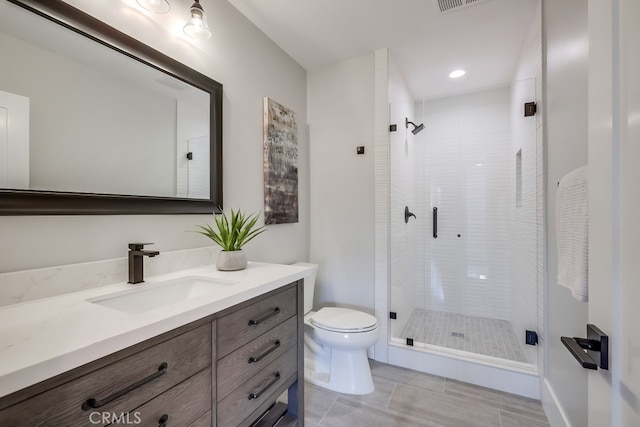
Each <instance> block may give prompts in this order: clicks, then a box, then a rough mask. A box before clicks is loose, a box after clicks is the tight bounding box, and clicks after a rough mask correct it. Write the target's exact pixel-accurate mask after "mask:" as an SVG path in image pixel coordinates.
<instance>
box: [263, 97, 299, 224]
mask: <svg viewBox="0 0 640 427" xmlns="http://www.w3.org/2000/svg"><path fill="white" fill-rule="evenodd" d="M263 160H264V222H265V224H284V223H292V222H298V129H297V125H296V118H295V113H294V112H293V111H292V110H290V109H289V108H287V107H285V106H283V105H281V104H279V103H277V102H276V101H274V100H272V99H269V98H264V140H263Z"/></svg>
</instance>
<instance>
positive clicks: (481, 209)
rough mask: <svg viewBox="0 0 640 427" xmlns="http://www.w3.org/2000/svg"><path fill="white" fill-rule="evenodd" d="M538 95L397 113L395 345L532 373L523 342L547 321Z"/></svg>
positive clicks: (478, 98)
mask: <svg viewBox="0 0 640 427" xmlns="http://www.w3.org/2000/svg"><path fill="white" fill-rule="evenodd" d="M535 91H536V82H535V80H533V79H528V80H522V81H516V82H513V83H512V84H511V85H509V86H505V87H492V88H487V89H483V90H478V91H475V92H472V93H466V94H460V95H455V96H449V97H444V98H437V99H424V100H420V101H418V102H413V101H407V102H398V103H394V104H392V105H391V106H390V123H396V124H397V130H396V131H395V132H391V138H390V185H391V191H390V194H391V200H390V206H391V223H390V245H391V246H390V254H391V256H390V272H391V276H390V283H391V286H390V299H389V306H390V319H391V320H390V321H389V322H390V323H389V331H390V344H392V345H399V346H408V347H413V348H415V349H417V350H421V351H439V352H446V353H448V354H451V355H453V356H456V355H458V356H464V357H470V356H472V357H475V358H478V359H479V360H481V361H482V360H484V361H487V362H490V363H506V364H508V365H511V366H515V367H518V366H525V365H535V364H536V357H537V356H536V354H537V353H536V350H535V347H534V346H532V345H526V337H527V336H528V339H529V344H533V342H532V340H533V339H534V338H535V333H536V332H537V331H538V330H540V328H541V319H542V315H541V313H540V310H541V307H542V301H541V298H542V277H543V276H542V272H543V270H542V268H543V265H542V253H543V252H542V251H543V248H542V241H543V240H542V232H543V230H542V226H543V223H542V221H543V217H542V215H543V206H542V202H543V198H542V137H541V135H540V130H539V127H540V126H541V125H540V123H541V121H540V120H539V119H538V118H537V117H536V115H526V116H525V103H527V102H529V101H532V100H535V99H536V97H535ZM531 108H532V107H531V106H529V111H531ZM409 122H411V123H409ZM421 124H422V125H424V128H423V129H422V130H418V129H419V126H420V125H421ZM526 331H530V332H529V334H528V335H527V332H526Z"/></svg>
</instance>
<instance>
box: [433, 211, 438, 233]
mask: <svg viewBox="0 0 640 427" xmlns="http://www.w3.org/2000/svg"><path fill="white" fill-rule="evenodd" d="M433 238H434V239H437V238H438V208H433Z"/></svg>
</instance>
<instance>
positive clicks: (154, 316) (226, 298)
mask: <svg viewBox="0 0 640 427" xmlns="http://www.w3.org/2000/svg"><path fill="white" fill-rule="evenodd" d="M309 273H310V270H309V269H308V268H306V267H302V266H295V265H279V264H264V263H254V262H250V263H249V266H248V267H247V268H246V269H245V270H241V271H233V272H224V271H218V270H217V269H216V268H215V266H214V265H211V266H205V267H199V268H194V269H189V270H183V271H179V272H174V273H169V274H163V275H158V276H153V277H147V278H145V283H142V284H137V285H131V284H127V283H118V284H115V285H109V286H104V287H100V288H95V289H90V290H86V291H79V292H74V293H69V294H64V295H58V296H55V297H50V298H43V299H39V300H35V301H29V302H24V303H20V304H14V305H9V306H6V307H0V397H2V396H5V395H8V394H10V393H13V392H15V391H18V390H20V389H23V388H25V387H28V386H30V385H33V384H36V383H38V382H40V381H43V380H46V379H48V378H51V377H53V376H55V375H58V374H60V373H63V372H66V371H68V370H70V369H73V368H76V367H78V366H81V365H84V364H85V363H88V362H91V361H93V360H96V359H99V358H101V357H104V356H106V355H108V354H111V353H114V352H116V351H119V350H122V349H124V348H127V347H129V346H131V345H134V344H137V343H139V342H142V341H144V340H146V339H149V338H152V337H154V336H156V335H159V334H162V333H164V332H167V331H170V330H172V329H175V328H177V327H179V326H182V325H186V324H188V323H190V322H193V321H195V320H198V319H201V318H203V317H206V316H209V315H211V314H215V313H217V312H219V311H221V310H224V309H225V308H228V307H231V306H234V305H236V304H238V303H241V302H243V301H246V300H249V299H251V298H254V297H257V296H259V295H262V294H264V293H266V292H269V291H272V290H274V289H277V288H279V287H281V286H284V285H287V284H289V283H291V282H293V281H296V280H299V279H301V278H303V277H305V276H307V275H308V274H309ZM185 276H199V277H206V278H211V279H219V280H223V281H226V282H233V283H232V284H231V285H229V287H228V288H227V289H225V290H224V291H222V292H220V293H216V294H213V295H210V296H206V297H199V298H192V299H186V300H183V301H179V302H176V303H174V304H170V305H165V306H162V307H158V308H151V309H148V310H146V311H143V312H140V313H126V312H122V311H119V310H116V309H113V308H109V307H104V306H101V305H99V304H94V303H92V302H89V301H87V300H96V299H100V298H103V297H105V296H108V295H110V294H114V293H116V294H117V293H119V292H122V291H125V290H130V289H142V288H145V287H146V288H149V287H153V286H160V285H161V284H162V282H165V281H168V280H172V279H177V278H180V277H185ZM150 303H151V307H153V304H152V301H150Z"/></svg>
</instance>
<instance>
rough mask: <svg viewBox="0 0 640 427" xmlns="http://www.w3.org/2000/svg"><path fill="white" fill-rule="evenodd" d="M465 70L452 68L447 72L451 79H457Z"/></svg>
mask: <svg viewBox="0 0 640 427" xmlns="http://www.w3.org/2000/svg"><path fill="white" fill-rule="evenodd" d="M465 72H466V71H464V70H453V71H452V72H450V73H449V77H451V78H452V79H457V78H458V77H462V76H464V74H465Z"/></svg>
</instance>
